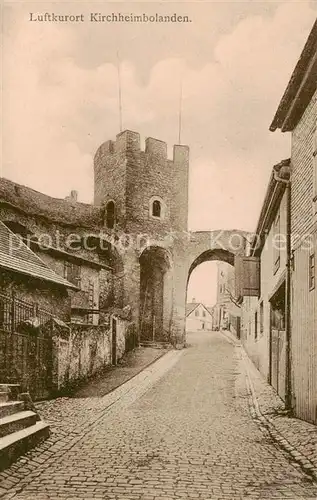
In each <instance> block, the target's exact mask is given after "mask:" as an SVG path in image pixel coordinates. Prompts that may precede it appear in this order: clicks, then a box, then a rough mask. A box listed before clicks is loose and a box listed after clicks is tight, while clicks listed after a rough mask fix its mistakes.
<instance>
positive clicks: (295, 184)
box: [271, 22, 317, 423]
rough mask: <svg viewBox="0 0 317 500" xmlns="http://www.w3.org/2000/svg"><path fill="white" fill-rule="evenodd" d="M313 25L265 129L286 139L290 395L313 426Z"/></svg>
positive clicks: (316, 358) (316, 103)
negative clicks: (289, 169)
mask: <svg viewBox="0 0 317 500" xmlns="http://www.w3.org/2000/svg"><path fill="white" fill-rule="evenodd" d="M316 74H317V22H315V24H314V26H313V28H312V31H311V33H310V35H309V38H308V40H307V42H306V45H305V47H304V50H303V52H302V54H301V57H300V59H299V61H298V63H297V65H296V67H295V69H294V72H293V74H292V77H291V79H290V81H289V83H288V86H287V88H286V90H285V92H284V95H283V97H282V99H281V102H280V104H279V107H278V110H277V112H276V114H275V117H274V119H273V122H272V124H271V130H272V131H274V130H276V129H280V130H281V131H282V132H290V134H291V165H292V174H291V209H290V211H291V213H290V224H291V232H292V250H291V251H292V288H291V325H290V350H291V352H290V356H291V374H290V392H291V397H292V406H293V408H294V410H295V413H296V415H297V416H299V417H300V418H303V419H305V420H308V421H310V422H315V423H316V422H317V290H316V286H315V260H316V241H317V218H316V214H317V201H316V200H317V159H316V158H317V139H316V126H317V125H316V121H317V92H316V81H317V79H316Z"/></svg>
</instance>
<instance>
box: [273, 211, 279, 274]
mask: <svg viewBox="0 0 317 500" xmlns="http://www.w3.org/2000/svg"><path fill="white" fill-rule="evenodd" d="M280 234H281V219H280V213H278V214H277V215H276V218H275V221H274V227H273V274H275V273H276V272H277V271H278V269H279V267H280V261H281V249H280Z"/></svg>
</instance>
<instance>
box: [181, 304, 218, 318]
mask: <svg viewBox="0 0 317 500" xmlns="http://www.w3.org/2000/svg"><path fill="white" fill-rule="evenodd" d="M198 306H202V307H203V308H204V309H205V310H206V311H207V312H208V314H210V315H211V316H212V314H213V307H207V306H205V305H204V304H202V303H201V302H188V304H186V316H189V315H190V314H191V313H192V312H193V311H194V310H195V309H196V307H198Z"/></svg>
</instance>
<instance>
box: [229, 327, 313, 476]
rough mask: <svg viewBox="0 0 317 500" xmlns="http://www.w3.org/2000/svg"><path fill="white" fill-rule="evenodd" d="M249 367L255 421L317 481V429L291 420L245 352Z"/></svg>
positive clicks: (244, 355)
mask: <svg viewBox="0 0 317 500" xmlns="http://www.w3.org/2000/svg"><path fill="white" fill-rule="evenodd" d="M223 334H224V335H226V337H228V339H229V340H231V341H232V342H234V344H236V346H238V347H239V346H240V347H241V344H240V342H239V341H237V340H236V339H235V338H234V337H233V336H232V335H231V334H229V333H228V332H223ZM241 355H242V356H243V359H244V362H245V367H246V370H247V372H248V375H249V379H250V383H251V391H252V393H253V394H252V396H253V399H254V400H255V401H254V404H253V406H254V407H255V408H254V409H255V418H260V419H261V420H262V422H263V423H264V425H265V426H266V427H268V429H269V431H270V433H271V435H272V436H273V438H274V439H276V440H277V441H279V443H280V445H281V446H283V447H284V448H285V449H286V450H287V451H289V453H291V455H292V456H293V457H294V458H295V460H297V461H298V462H300V463H301V465H302V467H303V468H304V469H306V470H307V472H308V473H310V474H312V475H313V476H314V477H315V478H316V479H317V426H316V425H313V424H310V423H308V422H305V421H304V420H299V419H297V418H293V417H289V416H288V415H287V412H285V409H284V403H283V401H282V400H281V399H280V398H279V396H278V395H277V393H276V391H275V390H274V389H273V387H272V386H271V385H269V384H268V383H267V382H266V380H265V379H264V377H263V376H262V375H261V373H260V372H259V371H258V370H257V368H256V367H255V366H254V364H253V363H252V361H251V360H250V358H249V357H248V356H247V354H246V352H245V351H244V349H243V348H242V350H241Z"/></svg>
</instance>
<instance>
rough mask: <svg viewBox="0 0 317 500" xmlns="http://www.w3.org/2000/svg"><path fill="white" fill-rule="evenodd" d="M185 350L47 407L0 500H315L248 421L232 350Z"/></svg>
mask: <svg viewBox="0 0 317 500" xmlns="http://www.w3.org/2000/svg"><path fill="white" fill-rule="evenodd" d="M188 342H189V345H188V348H187V349H184V350H182V351H169V352H168V353H167V354H166V355H164V356H163V357H161V358H160V359H159V360H158V361H156V362H155V363H154V364H153V365H151V366H150V367H148V368H147V369H146V370H144V371H143V372H142V373H139V374H138V375H137V376H136V377H134V378H133V379H131V380H130V381H128V382H127V383H125V384H124V385H122V386H121V387H119V388H118V389H116V390H114V391H113V392H111V393H110V394H108V395H105V396H103V397H88V398H87V397H86V398H77V399H76V398H74V399H72V398H63V399H61V400H60V401H58V402H48V403H47V404H46V410H45V408H44V413H45V418H46V419H47V420H49V421H50V422H51V423H52V430H53V432H52V436H51V438H50V439H49V440H48V441H46V442H45V443H43V444H42V445H41V446H40V447H39V448H38V449H36V450H34V451H33V452H31V453H29V454H28V456H27V457H24V458H23V459H21V460H19V461H18V462H17V463H16V464H15V465H13V466H12V467H11V468H10V469H8V470H7V471H6V473H4V474H2V475H1V478H2V482H3V484H2V485H0V486H1V487H2V489H1V490H0V491H1V492H2V493H3V495H4V497H3V498H6V499H8V498H14V499H15V500H33V499H36V500H46V499H47V500H53V499H54V500H55V499H63V500H66V499H67V500H68V499H73V498H74V499H87V500H90V499H94V498H99V499H117V500H123V499H125V500H132V499H135V500H139V499H140V500H141V499H142V500H156V499H160V500H169V499H170V500H174V499H181V498H184V499H196V498H197V499H198V498H200V499H203V500H209V499H210V500H217V499H228V500H229V499H265V498H266V499H275V498H290V499H294V500H295V499H315V498H316V496H317V485H316V483H313V481H312V479H311V477H310V476H309V475H307V474H305V473H304V472H303V471H302V469H301V468H300V467H299V466H298V464H296V462H295V461H292V459H291V456H290V455H288V454H287V453H286V452H284V451H283V450H282V449H281V448H279V447H278V446H277V445H276V444H275V443H274V442H273V441H272V439H271V437H270V435H269V434H268V433H267V431H266V429H265V428H264V427H262V426H261V423H259V422H257V421H255V420H254V419H253V418H252V416H251V412H250V405H251V401H252V400H251V398H250V394H249V390H248V386H247V383H246V373H245V370H244V364H243V360H242V357H241V354H240V351H239V348H238V347H236V346H235V345H233V343H231V342H230V341H229V340H228V339H227V338H226V337H224V336H223V335H222V334H221V333H216V332H213V333H205V334H197V335H195V336H194V335H192V336H191V337H190V338H189V339H188ZM44 406H45V405H44ZM9 486H10V487H9Z"/></svg>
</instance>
